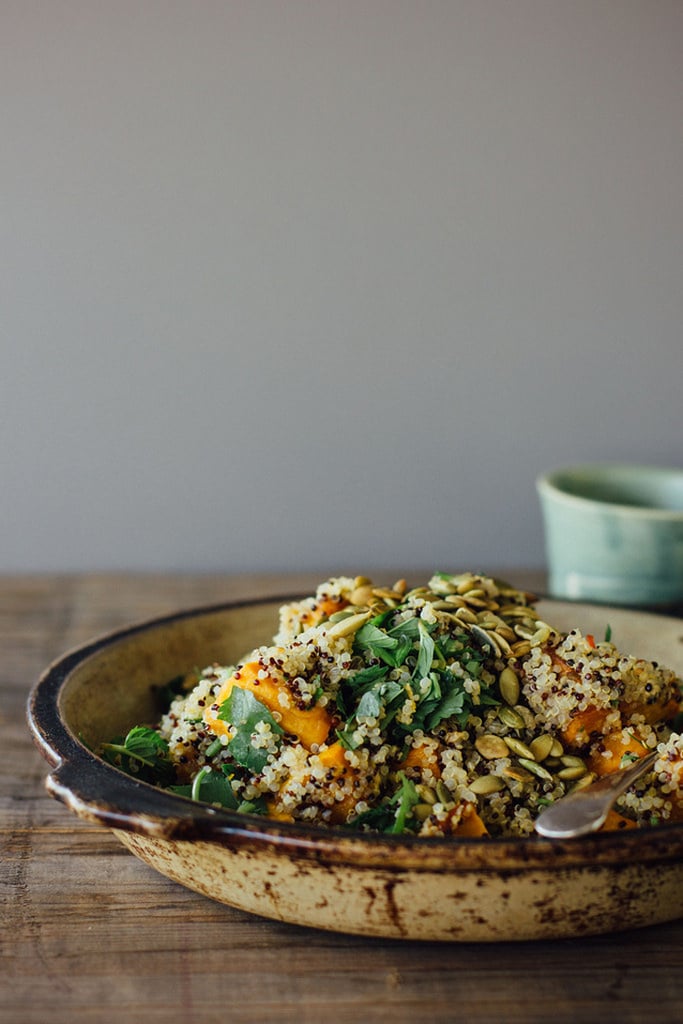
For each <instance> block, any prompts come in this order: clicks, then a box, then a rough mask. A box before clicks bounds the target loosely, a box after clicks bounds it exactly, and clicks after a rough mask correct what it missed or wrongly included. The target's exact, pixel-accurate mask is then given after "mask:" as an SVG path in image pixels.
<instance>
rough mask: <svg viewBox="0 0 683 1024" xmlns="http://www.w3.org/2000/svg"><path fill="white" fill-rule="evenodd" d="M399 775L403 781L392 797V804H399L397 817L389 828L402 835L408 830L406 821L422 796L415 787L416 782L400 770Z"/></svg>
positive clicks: (394, 833)
mask: <svg viewBox="0 0 683 1024" xmlns="http://www.w3.org/2000/svg"><path fill="white" fill-rule="evenodd" d="M398 777H399V779H400V782H401V788H400V789H399V790H398V792H397V793H396V794H395V796H394V797H393V798H392V801H391V802H392V804H398V808H397V810H396V818H395V821H394V824H393V825H392V826H391V827H390V828H388V829H387V831H388V832H391V833H392V834H393V835H400V834H401V833H402V832H405V830H406V823H407V821H408V819H409V818H410V816H411V814H412V811H413V807H414V806H415V804H418V803H419V802H420V797H419V796H418V792H417V790H416V789H415V784H414V783H413V782H412V781H411V780H410V779H409V778H408V777H407V776H406V775H405V774H404V772H399V773H398Z"/></svg>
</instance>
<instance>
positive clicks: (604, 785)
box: [534, 750, 657, 839]
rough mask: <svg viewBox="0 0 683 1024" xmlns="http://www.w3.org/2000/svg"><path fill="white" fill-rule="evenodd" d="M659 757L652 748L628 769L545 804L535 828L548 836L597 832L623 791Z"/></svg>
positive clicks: (550, 837) (563, 837)
mask: <svg viewBox="0 0 683 1024" xmlns="http://www.w3.org/2000/svg"><path fill="white" fill-rule="evenodd" d="M656 758H657V751H656V750H653V751H652V752H651V753H649V754H646V755H645V757H641V758H639V760H638V761H636V762H635V763H634V764H632V765H630V766H629V767H628V768H624V769H622V770H621V771H618V772H613V773H612V774H611V775H606V776H605V777H604V779H598V781H597V782H594V783H592V785H590V786H586V788H585V789H579V790H577V791H576V792H575V793H570V795H569V796H566V797H563V798H562V799H561V800H558V801H557V803H554V804H551V805H550V806H549V807H546V808H545V810H543V811H542V812H541V814H539V816H538V818H537V819H536V823H535V826H534V827H535V829H536V831H537V832H538V833H539V835H542V836H546V837H547V838H548V839H571V838H573V837H574V836H582V835H585V834H586V833H587V832H595V831H596V830H597V829H599V828H600V826H601V825H602V824H603V823H604V821H605V818H606V817H607V815H608V814H609V811H610V808H611V806H612V804H613V803H614V801H615V800H616V798H617V797H618V796H619V795H620V793H623V792H624V790H626V789H628V787H629V786H630V785H631V784H632V783H633V782H635V780H636V779H637V778H639V777H640V776H641V775H643V774H644V773H645V772H646V771H647V770H648V768H651V767H652V765H653V764H654V762H655V760H656Z"/></svg>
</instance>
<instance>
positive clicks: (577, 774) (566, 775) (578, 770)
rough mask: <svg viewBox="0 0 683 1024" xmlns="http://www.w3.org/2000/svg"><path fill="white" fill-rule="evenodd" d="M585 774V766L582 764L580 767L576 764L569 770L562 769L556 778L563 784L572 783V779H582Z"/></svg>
mask: <svg viewBox="0 0 683 1024" xmlns="http://www.w3.org/2000/svg"><path fill="white" fill-rule="evenodd" d="M585 774H586V766H585V764H582V765H578V764H577V765H572V767H571V768H562V770H561V771H559V772H558V773H557V777H558V779H563V780H564V781H565V782H573V781H574V779H581V778H583V776H584V775H585Z"/></svg>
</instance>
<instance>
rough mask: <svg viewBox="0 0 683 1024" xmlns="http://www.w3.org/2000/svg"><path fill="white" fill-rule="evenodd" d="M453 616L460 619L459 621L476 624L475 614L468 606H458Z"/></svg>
mask: <svg viewBox="0 0 683 1024" xmlns="http://www.w3.org/2000/svg"><path fill="white" fill-rule="evenodd" d="M455 617H456V619H460V621H461V622H468V623H470V624H472V623H474V624H476V622H477V616H476V615H475V614H474V612H473V611H472V610H471V609H470V608H458V610H457V612H456V613H455Z"/></svg>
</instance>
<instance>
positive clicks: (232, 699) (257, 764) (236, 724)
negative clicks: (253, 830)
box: [217, 686, 283, 774]
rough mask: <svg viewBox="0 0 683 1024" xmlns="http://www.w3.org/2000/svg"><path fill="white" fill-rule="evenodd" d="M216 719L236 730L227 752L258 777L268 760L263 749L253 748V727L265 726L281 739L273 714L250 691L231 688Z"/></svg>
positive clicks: (254, 729)
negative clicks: (261, 724)
mask: <svg viewBox="0 0 683 1024" xmlns="http://www.w3.org/2000/svg"><path fill="white" fill-rule="evenodd" d="M217 717H218V718H220V719H221V720H222V721H224V722H229V724H230V725H231V727H232V728H233V729H234V730H235V734H234V736H233V737H232V739H231V740H230V742H229V743H228V750H229V752H230V755H231V757H233V758H234V759H235V761H236V762H237V764H241V765H244V767H245V768H248V769H249V770H250V771H252V772H255V773H256V774H258V773H259V772H261V771H263V769H264V768H265V766H266V764H267V762H268V757H269V756H270V755H269V753H268V751H267V750H266V749H265V747H259V746H256V745H255V744H254V739H255V735H256V727H257V726H258V725H259V724H260V723H261V722H264V723H266V724H267V725H269V726H270V729H271V731H272V732H273V733H274V734H275V735H276V736H281V735H282V733H283V729H282V728H281V727H280V726H279V725H278V723H277V722H276V721H275V719H274V718H273V716H272V714H271V713H270V711H269V710H268V708H267V707H266V706H265V704H262V703H261V701H260V700H257V699H256V697H254V695H253V693H252V692H251V690H243V689H242V688H241V687H239V686H234V687H233V688H232V690H231V691H230V695H229V696H228V697H227V699H226V700H224V701H223V703H222V704H221V706H220V709H219V711H218V716H217Z"/></svg>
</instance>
